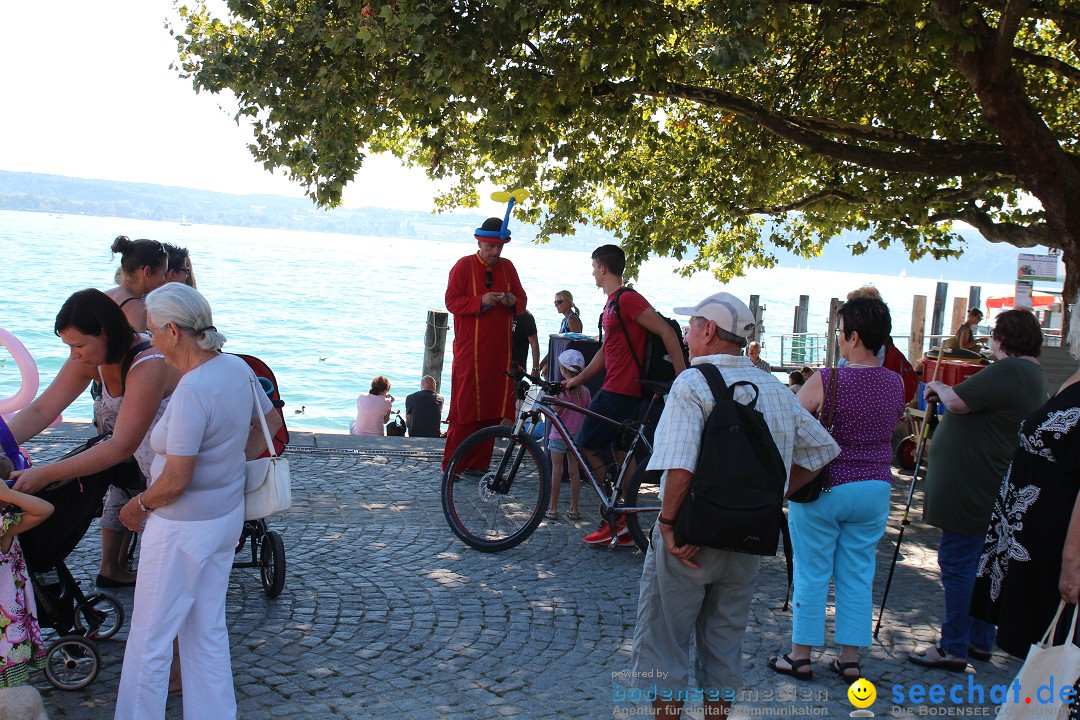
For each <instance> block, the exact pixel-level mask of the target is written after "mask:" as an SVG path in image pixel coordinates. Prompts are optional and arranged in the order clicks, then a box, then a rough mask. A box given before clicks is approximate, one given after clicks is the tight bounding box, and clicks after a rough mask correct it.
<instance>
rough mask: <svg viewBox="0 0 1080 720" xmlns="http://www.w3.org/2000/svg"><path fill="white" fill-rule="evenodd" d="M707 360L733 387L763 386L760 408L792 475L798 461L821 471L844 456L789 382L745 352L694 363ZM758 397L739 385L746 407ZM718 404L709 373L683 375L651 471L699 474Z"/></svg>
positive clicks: (660, 429) (659, 430)
mask: <svg viewBox="0 0 1080 720" xmlns="http://www.w3.org/2000/svg"><path fill="white" fill-rule="evenodd" d="M704 362H710V363H712V364H714V365H716V366H717V367H718V368H719V369H720V374H721V375H722V376H723V378H724V382H725V383H727V384H728V385H729V386H730V385H732V384H734V383H736V382H739V381H741V380H746V381H749V382H752V383H754V385H756V386H757V388H758V400H757V405H756V408H757V410H758V411H759V412H761V413H762V414H763V415H764V416H765V423H766V424H767V425H768V426H769V431H770V432H771V433H772V436H773V440H774V441H775V442H776V447H777V449H778V450H779V451H780V457H781V458H783V460H784V467H785V469H787V471H788V472H789V473H790V471H791V466H792V464H793V463H794V464H796V465H801V466H802V467H804V468H806V469H808V470H818V469H820V468H823V467H825V464H826V463H828V462H829V461H830V460H832V459H833V458H834V457H836V456H837V455H839V454H840V447H839V446H838V445H837V444H836V442H835V441H834V440H833V439H832V437H831V436H830V435H829V433H828V431H827V430H826V429H825V428H824V427H822V426H821V423H819V422H818V420H817V418H815V417H814V416H813V415H811V414H810V413H809V412H807V411H806V409H805V408H803V406H802V405H800V404H799V400H798V398H797V397H795V395H794V394H793V393H792V392H791V390H789V389H788V387H787V385H784V384H783V383H781V382H780V381H779V380H777V379H776V378H775V377H773V376H772V375H770V374H769V373H766V372H763V371H761V370H758V369H757V368H755V367H754V365H753V363H751V362H750V358H748V357H745V356H742V355H706V356H704V357H699V358H694V359H693V360H691V362H690V364H691V365H700V364H701V363H704ZM753 397H754V393H753V391H752V390H750V389H749V388H747V387H746V386H740V387H737V388H735V400H736V401H738V402H741V403H743V404H744V405H745V404H747V403H749V402H750V400H751V399H753ZM712 408H713V394H712V390H710V389H709V383H708V382H707V381H706V380H705V376H704V375H703V374H701V373H700V372H693V371H690V370H689V369H688V370H687V372H684V373H682V374H680V375H679V377H677V378H676V379H675V382H674V383H673V384H672V386H671V392H670V393H668V396H667V398H666V399H665V401H664V414H663V415H662V416H661V417H660V423H659V425H657V427H656V440H655V443H654V445H655V449H654V451H653V455H652V458H651V459H650V460H649V469H650V470H665V471H666V470H670V469H672V468H678V469H682V470H687V471H689V472H694V470H695V469H696V467H697V459H698V452H699V449H700V447H701V434H702V433H703V432H704V430H705V420H706V419H707V418H708V417H709V413H710V412H712ZM666 481H667V472H665V473H664V475H663V478H662V479H661V481H660V497H661V498H663V495H664V483H665V482H666Z"/></svg>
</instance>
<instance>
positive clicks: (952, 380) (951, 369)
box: [922, 360, 986, 386]
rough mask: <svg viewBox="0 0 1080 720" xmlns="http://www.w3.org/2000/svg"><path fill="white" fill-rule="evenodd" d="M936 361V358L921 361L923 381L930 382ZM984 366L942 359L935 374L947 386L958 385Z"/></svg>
mask: <svg viewBox="0 0 1080 720" xmlns="http://www.w3.org/2000/svg"><path fill="white" fill-rule="evenodd" d="M937 363H938V361H937V360H926V361H925V362H924V363H923V372H922V376H923V381H924V382H930V380H931V378H933V377H934V369H935V367H936V366H937ZM984 367H986V366H985V365H981V364H978V363H966V362H955V361H952V360H942V361H941V370H940V371H939V372H938V374H937V379H938V380H940V381H941V382H943V383H945V384H946V385H949V386H953V385H959V384H960V383H962V382H964V381H965V380H967V379H968V378H969V377H971V376H972V375H974V374H975V373H977V372H979V371H980V370H982V369H983V368H984Z"/></svg>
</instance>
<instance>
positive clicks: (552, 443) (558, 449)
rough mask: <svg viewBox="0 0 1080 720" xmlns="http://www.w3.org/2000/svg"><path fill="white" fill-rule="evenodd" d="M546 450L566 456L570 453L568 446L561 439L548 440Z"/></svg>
mask: <svg viewBox="0 0 1080 720" xmlns="http://www.w3.org/2000/svg"><path fill="white" fill-rule="evenodd" d="M547 449H548V452H553V453H562V454H563V455H566V454H567V453H569V452H570V446H569V445H567V444H566V443H565V442H563V439H562V438H561V437H557V438H548V446H547Z"/></svg>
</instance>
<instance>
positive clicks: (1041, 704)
mask: <svg viewBox="0 0 1080 720" xmlns="http://www.w3.org/2000/svg"><path fill="white" fill-rule="evenodd" d="M1064 609H1065V601H1064V600H1062V601H1061V604H1059V605H1058V609H1057V613H1056V614H1055V615H1054V619H1053V620H1051V621H1050V627H1048V628H1047V629H1046V634H1045V635H1043V638H1042V641H1041V642H1038V643H1035V644H1034V645H1032V646H1031V650H1029V651H1028V656H1027V660H1025V661H1024V665H1023V666H1022V667H1021V668H1020V672H1018V673H1017V674H1016V679H1015V680H1014V681H1013V683H1014V684H1015V683H1019V685H1020V692H1019V693H1017V692H1015V691H1014V690H1013V685H1012V684H1010V685H1009V691H1008V694H1007V695H1006V698H1005V702H1004V703H1003V704H1002V706H1001V712H1000V714H999V715H998V717H999V718H1004V719H1005V720H1027V719H1028V718H1036V717H1037V718H1041V720H1047V719H1048V718H1049V720H1055V719H1057V720H1064V718H1067V717H1069V704H1070V703H1068V702H1063V701H1062V694H1061V690H1062V688H1070V689H1071V688H1072V686H1073V684H1074V683H1075V682H1076V679H1077V678H1078V677H1080V647H1077V646H1076V644H1075V641H1076V624H1077V621H1078V620H1080V611H1075V610H1074V611H1073V621H1072V632H1070V633H1069V637H1068V639H1066V641H1065V644H1064V645H1051V644H1050V643H1052V642H1053V638H1054V636H1055V634H1056V630H1057V627H1058V622H1059V621H1060V620H1061V613H1062V611H1063V610H1064ZM1028 698H1030V702H1029V701H1028Z"/></svg>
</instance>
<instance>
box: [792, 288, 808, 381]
mask: <svg viewBox="0 0 1080 720" xmlns="http://www.w3.org/2000/svg"><path fill="white" fill-rule="evenodd" d="M809 317H810V296H809V295H800V296H799V307H797V308H795V322H793V323H792V325H791V332H793V333H795V334H796V335H798V334H800V333H801V334H802V337H793V338H792V339H791V364H792V365H808V364H810V363H811V362H812V360H811V358H810V352H809V345H808V343H807V340H806V323H807V318H809Z"/></svg>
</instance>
